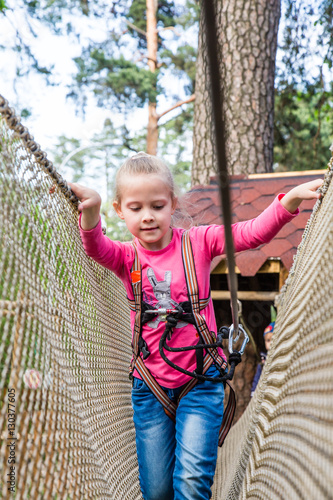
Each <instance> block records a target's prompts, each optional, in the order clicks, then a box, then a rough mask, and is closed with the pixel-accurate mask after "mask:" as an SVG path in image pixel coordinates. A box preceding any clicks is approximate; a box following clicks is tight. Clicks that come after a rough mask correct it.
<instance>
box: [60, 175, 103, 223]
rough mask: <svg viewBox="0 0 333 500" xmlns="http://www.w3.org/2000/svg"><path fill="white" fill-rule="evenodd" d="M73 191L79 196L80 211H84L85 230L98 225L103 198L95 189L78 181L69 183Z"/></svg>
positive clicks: (82, 219)
mask: <svg viewBox="0 0 333 500" xmlns="http://www.w3.org/2000/svg"><path fill="white" fill-rule="evenodd" d="M67 184H68V185H69V187H70V188H71V190H72V191H73V193H74V194H75V195H76V196H77V197H78V198H79V200H80V203H79V206H78V210H79V212H82V217H81V227H82V229H84V230H85V231H89V229H93V228H94V227H96V226H97V224H98V222H99V216H100V213H99V212H100V208H101V203H102V199H101V197H100V195H99V194H98V193H97V192H96V191H94V190H93V189H90V188H87V187H85V186H82V185H81V184H77V183H76V182H68V183H67Z"/></svg>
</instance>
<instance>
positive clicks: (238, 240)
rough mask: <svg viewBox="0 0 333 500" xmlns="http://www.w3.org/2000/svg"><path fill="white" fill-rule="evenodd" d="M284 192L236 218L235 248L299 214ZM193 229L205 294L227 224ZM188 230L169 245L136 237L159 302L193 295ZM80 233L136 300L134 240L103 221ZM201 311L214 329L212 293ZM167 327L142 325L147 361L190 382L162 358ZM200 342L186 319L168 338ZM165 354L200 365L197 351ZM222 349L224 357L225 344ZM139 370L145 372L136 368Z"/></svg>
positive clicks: (263, 239) (151, 300) (147, 297)
mask: <svg viewBox="0 0 333 500" xmlns="http://www.w3.org/2000/svg"><path fill="white" fill-rule="evenodd" d="M282 197H283V194H280V195H279V196H277V197H276V198H275V200H274V201H273V202H272V203H271V205H269V207H268V208H266V210H264V211H263V212H262V213H261V214H260V215H259V216H258V217H256V218H255V219H252V220H248V221H244V222H238V223H236V224H233V226H232V233H233V239H234V246H235V251H236V252H240V251H242V250H247V249H250V248H256V247H258V246H260V245H262V244H263V243H268V242H269V241H271V239H272V238H274V236H275V235H276V234H277V233H278V232H279V230H280V229H281V228H282V227H283V226H284V225H285V224H286V223H287V222H289V221H290V220H291V219H292V218H293V217H295V216H296V215H297V214H298V210H297V212H295V213H294V214H291V213H290V212H288V211H287V210H286V209H285V208H284V207H283V205H282V204H281V203H280V201H279V199H281V198H282ZM189 231H190V238H191V243H192V249H193V255H194V262H195V269H196V274H197V279H198V284H199V298H200V299H206V298H208V297H210V266H211V261H212V259H213V258H214V257H216V256H217V255H221V254H223V253H224V252H225V239H224V226H219V225H211V226H198V227H192V228H191V229H190V230H189ZM183 232H184V229H180V228H173V229H172V233H173V234H172V239H171V242H170V243H169V245H168V246H167V247H165V248H163V249H162V250H157V251H152V250H147V249H145V248H144V247H143V246H142V245H141V244H140V242H139V241H138V240H137V239H135V242H136V247H137V251H138V256H139V260H140V263H141V266H142V294H143V300H144V301H145V302H147V303H148V304H150V305H151V306H153V307H155V308H158V307H163V308H173V306H174V305H175V304H179V303H180V302H184V301H187V300H189V299H188V295H187V286H186V280H185V274H184V268H183V262H182V256H181V237H182V234H183ZM80 234H81V239H82V242H83V246H84V249H85V251H86V253H87V255H89V256H90V257H91V258H93V259H94V260H95V261H96V262H98V263H99V264H101V265H102V266H104V267H106V268H108V269H110V270H111V271H113V272H114V273H115V274H116V275H117V276H118V277H119V278H120V279H121V281H122V282H123V284H124V286H125V289H126V292H127V296H128V298H129V299H132V300H133V299H134V296H133V290H132V284H131V267H132V264H133V261H134V249H133V246H132V245H131V243H130V242H125V243H123V242H120V241H112V240H110V239H109V238H108V237H106V236H105V235H104V234H103V233H102V228H101V221H99V223H98V225H97V226H96V227H95V228H93V229H91V230H89V231H84V230H83V229H82V228H81V225H80ZM130 314H131V327H132V331H133V327H134V317H135V312H134V311H131V313H130ZM201 315H203V316H204V317H205V320H206V323H207V325H208V328H209V330H211V331H214V332H216V320H215V315H214V309H213V302H212V299H210V300H209V303H208V305H207V307H205V309H203V310H202V311H201ZM164 329H165V323H164V321H159V319H155V320H153V321H151V322H148V323H146V324H145V325H144V326H143V327H142V337H143V339H144V340H145V341H146V343H147V346H148V350H149V352H150V355H149V357H148V358H147V359H146V360H145V365H146V366H147V368H148V369H149V370H150V372H151V374H152V375H153V376H154V377H155V379H156V380H157V382H158V383H159V384H160V385H162V386H164V387H168V388H176V387H180V386H181V385H183V384H185V383H186V382H188V381H189V380H190V377H189V376H188V375H185V374H183V373H181V372H179V371H177V370H175V369H174V368H172V367H170V366H169V365H168V364H167V363H165V361H164V360H163V359H162V358H161V356H160V353H159V341H160V338H161V336H162V334H163V332H164ZM197 342H198V334H197V331H196V329H195V327H194V326H193V325H191V324H188V323H184V322H181V323H178V325H177V328H175V329H174V331H173V334H172V338H171V340H170V341H168V344H169V345H170V346H171V347H181V346H190V345H195V344H196V343H197ZM166 354H167V356H168V358H169V359H170V360H171V361H172V362H174V363H176V364H177V365H179V366H181V367H183V368H185V369H187V370H189V371H193V370H195V368H196V357H195V352H194V351H186V352H178V353H171V352H166ZM220 354H221V356H223V357H224V359H225V355H224V353H223V351H222V350H220ZM134 375H135V376H136V377H139V378H140V376H139V374H138V373H137V372H136V371H134Z"/></svg>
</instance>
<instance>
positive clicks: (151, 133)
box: [146, 0, 158, 155]
mask: <svg viewBox="0 0 333 500" xmlns="http://www.w3.org/2000/svg"><path fill="white" fill-rule="evenodd" d="M146 5H147V50H148V66H149V69H150V71H151V72H152V73H155V71H156V68H157V49H158V37H157V0H147V2H146ZM157 141H158V116H157V113H156V102H149V104H148V127H147V153H148V154H151V155H156V153H157Z"/></svg>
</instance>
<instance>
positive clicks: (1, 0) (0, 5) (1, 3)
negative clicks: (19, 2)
mask: <svg viewBox="0 0 333 500" xmlns="http://www.w3.org/2000/svg"><path fill="white" fill-rule="evenodd" d="M6 9H8V7H7V5H6V2H5V0H0V12H4V11H5V10H6Z"/></svg>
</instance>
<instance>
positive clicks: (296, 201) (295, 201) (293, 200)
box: [280, 191, 302, 214]
mask: <svg viewBox="0 0 333 500" xmlns="http://www.w3.org/2000/svg"><path fill="white" fill-rule="evenodd" d="M290 193H291V191H289V193H287V194H286V195H284V197H283V198H282V199H281V200H280V203H281V205H283V206H284V208H285V209H286V210H288V212H290V213H291V214H293V213H295V212H296V210H297V209H298V207H299V205H300V204H301V203H302V199H301V198H297V197H295V196H293V195H292V194H290Z"/></svg>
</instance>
